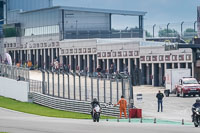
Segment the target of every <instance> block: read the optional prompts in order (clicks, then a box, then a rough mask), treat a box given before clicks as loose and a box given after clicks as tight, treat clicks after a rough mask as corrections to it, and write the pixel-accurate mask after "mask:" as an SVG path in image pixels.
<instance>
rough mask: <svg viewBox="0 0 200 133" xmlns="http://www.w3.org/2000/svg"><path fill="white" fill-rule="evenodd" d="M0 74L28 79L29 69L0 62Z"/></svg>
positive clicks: (18, 78) (11, 77) (17, 78)
mask: <svg viewBox="0 0 200 133" xmlns="http://www.w3.org/2000/svg"><path fill="white" fill-rule="evenodd" d="M0 76H2V77H7V78H10V79H15V80H24V81H28V80H29V79H30V78H29V69H27V68H22V67H16V66H10V65H6V64H0Z"/></svg>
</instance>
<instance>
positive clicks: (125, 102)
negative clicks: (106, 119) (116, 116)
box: [115, 95, 127, 119]
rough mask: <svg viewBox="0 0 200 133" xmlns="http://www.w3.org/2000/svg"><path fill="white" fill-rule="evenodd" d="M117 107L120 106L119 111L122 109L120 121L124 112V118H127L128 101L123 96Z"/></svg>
mask: <svg viewBox="0 0 200 133" xmlns="http://www.w3.org/2000/svg"><path fill="white" fill-rule="evenodd" d="M117 105H119V109H120V119H121V118H122V112H124V116H125V117H126V118H127V115H126V107H127V101H126V99H124V96H123V95H122V96H121V99H120V100H119V102H118V103H117ZM115 106H116V104H115Z"/></svg>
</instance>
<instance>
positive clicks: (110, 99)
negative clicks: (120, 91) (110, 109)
mask: <svg viewBox="0 0 200 133" xmlns="http://www.w3.org/2000/svg"><path fill="white" fill-rule="evenodd" d="M110 102H111V103H112V80H111V79H110Z"/></svg>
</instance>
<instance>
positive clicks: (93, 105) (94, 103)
mask: <svg viewBox="0 0 200 133" xmlns="http://www.w3.org/2000/svg"><path fill="white" fill-rule="evenodd" d="M96 105H99V107H100V104H99V102H98V101H97V99H96V98H94V99H93V101H92V102H91V115H92V116H93V109H94V107H95V106H96Z"/></svg>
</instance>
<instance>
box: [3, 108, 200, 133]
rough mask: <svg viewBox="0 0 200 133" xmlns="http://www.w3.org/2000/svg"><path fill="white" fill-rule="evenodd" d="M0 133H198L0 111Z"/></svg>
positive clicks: (172, 127) (175, 127)
mask: <svg viewBox="0 0 200 133" xmlns="http://www.w3.org/2000/svg"><path fill="white" fill-rule="evenodd" d="M0 132H8V133H111V132H112V133H125V132H127V133H129V132H130V133H131V132H134V133H160V132H162V133H199V132H200V128H195V127H194V126H193V125H187V126H186V125H165V124H145V123H126V122H107V121H105V120H104V121H100V122H99V123H94V122H92V120H74V119H62V118H50V117H42V116H36V115H30V114H25V113H21V112H16V111H11V110H7V109H3V108H0Z"/></svg>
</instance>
